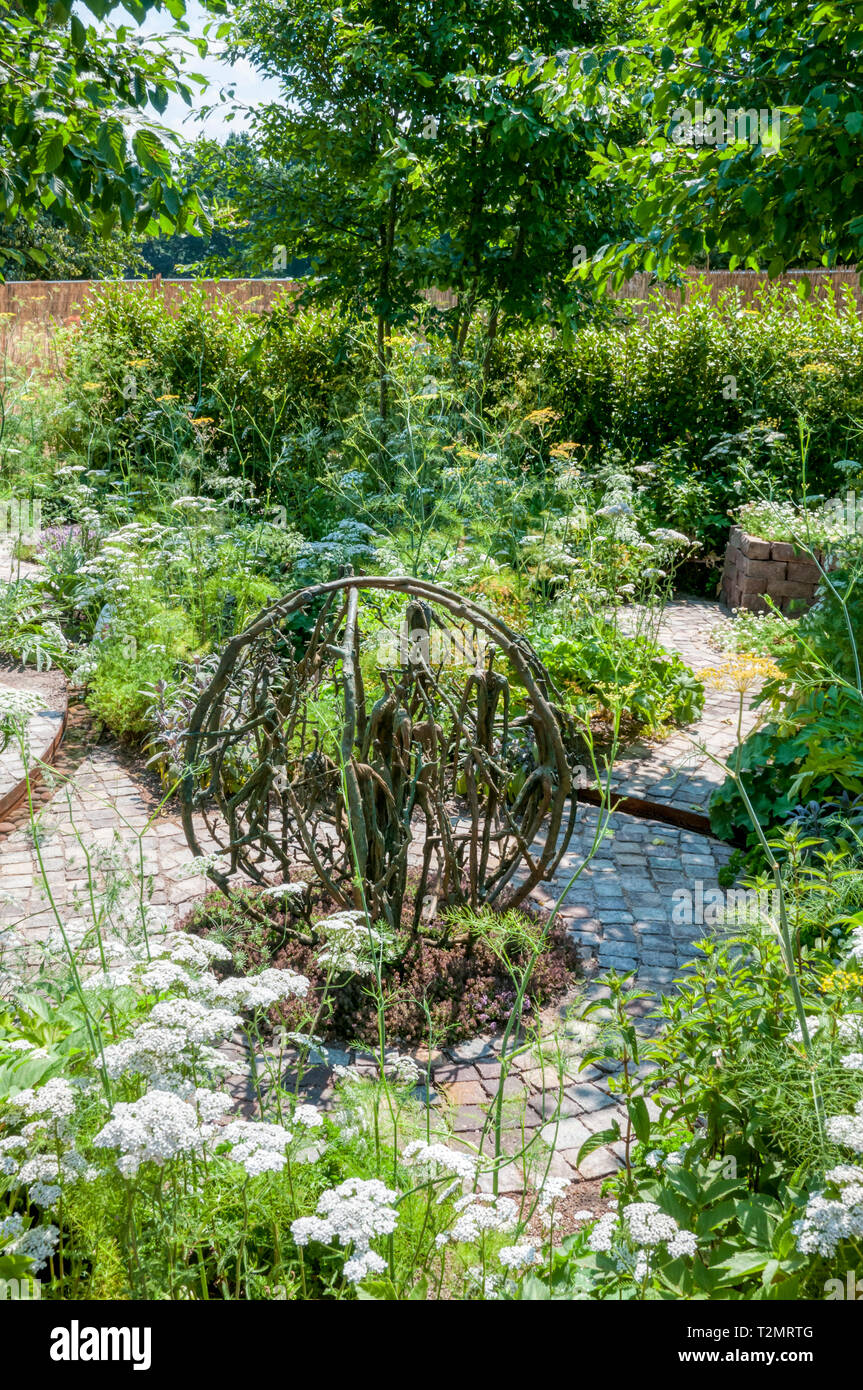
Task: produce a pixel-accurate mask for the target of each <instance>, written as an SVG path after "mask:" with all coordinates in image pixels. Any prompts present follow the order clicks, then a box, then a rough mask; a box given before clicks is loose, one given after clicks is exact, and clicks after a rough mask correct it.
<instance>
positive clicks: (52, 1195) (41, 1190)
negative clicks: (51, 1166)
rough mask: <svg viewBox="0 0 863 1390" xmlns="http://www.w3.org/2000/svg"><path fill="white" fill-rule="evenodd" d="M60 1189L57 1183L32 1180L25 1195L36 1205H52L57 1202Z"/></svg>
mask: <svg viewBox="0 0 863 1390" xmlns="http://www.w3.org/2000/svg"><path fill="white" fill-rule="evenodd" d="M62 1191H63V1189H62V1187H60V1185H59V1184H58V1183H47V1182H34V1183H31V1184H30V1190H29V1192H28V1193H27V1195H28V1197H29V1199H30V1201H31V1202H34V1203H35V1204H36V1206H37V1207H53V1206H55V1205H56V1204H57V1202H59V1200H60V1194H61V1192H62Z"/></svg>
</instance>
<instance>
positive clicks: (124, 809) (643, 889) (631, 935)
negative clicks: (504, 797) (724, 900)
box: [0, 600, 753, 1191]
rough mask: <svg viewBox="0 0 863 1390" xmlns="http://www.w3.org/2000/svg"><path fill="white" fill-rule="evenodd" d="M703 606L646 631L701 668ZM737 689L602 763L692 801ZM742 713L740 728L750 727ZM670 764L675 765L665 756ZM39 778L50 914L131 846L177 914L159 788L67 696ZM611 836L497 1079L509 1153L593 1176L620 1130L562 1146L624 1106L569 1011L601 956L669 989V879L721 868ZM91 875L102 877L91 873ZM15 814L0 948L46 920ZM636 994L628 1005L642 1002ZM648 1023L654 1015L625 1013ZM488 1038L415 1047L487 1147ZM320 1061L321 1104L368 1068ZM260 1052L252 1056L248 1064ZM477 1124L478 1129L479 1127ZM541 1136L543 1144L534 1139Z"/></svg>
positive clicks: (542, 893) (693, 886)
mask: <svg viewBox="0 0 863 1390" xmlns="http://www.w3.org/2000/svg"><path fill="white" fill-rule="evenodd" d="M727 621H729V619H728V618H727V616H725V615H724V614H723V612H722V610H721V609H720V608H719V606H718V605H717V604H711V603H707V602H703V601H690V600H684V601H678V602H675V603H673V604H671V605H669V607H668V609H667V610H666V612H665V615H664V618H663V623H662V627H661V629H660V640H661V641H663V642H664V643H665V644H666V645H668V646H669V647H673V648H674V649H675V650H678V651H679V652H680V654H681V655H682V656H683V657H684V659H685V660H686V661H687V662H689V663H690V664H692V665H693V666H694V667H695V668H696V669H700V668H702V667H706V666H714V665H717V664H719V663H720V662H721V660H722V657H721V656H720V655H719V654H718V652H717V650H716V648H715V647H713V646H711V644H710V635H711V632H712V631H713V629H714V627H715V626H716V625H717V624H718V623H721V622H727ZM737 698H738V697H737V696H736V695H731V696H723V695H717V694H716V693H715V692H708V695H707V701H706V705H705V710H704V715H703V717H702V719H701V720H699V722H698V724H697V725H695V726H693V727H691V728H690V729H688V730H686V731H682V732H680V733H675V734H673V735H672V736H671V737H670V738H668V739H666V740H664V741H659V740H652V741H645V742H642V743H640V744H636V745H633V746H631V747H630V748H628V749H627V750H626V752H625V754H624V756H623V757H622V758H621V760H620V761H619V763H618V764H617V766H616V768H615V786H616V787H617V788H619V789H620V790H621V791H624V790H625V791H626V793H627V794H629V795H635V796H645V797H649V798H650V799H653V800H655V801H659V802H662V801H664V802H665V803H666V804H667V805H669V806H673V807H686V808H692V809H694V808H698V809H702V808H703V807H704V805H705V803H706V799H707V796H708V795H709V791H710V790H711V789H712V786H714V785H716V783H717V782H718V781H719V780H720V777H721V773H719V772H718V771H716V770H715V769H713V768H712V766H711V765H710V764H709V762H706V760H705V763H706V765H705V766H703V767H702V766H700V765H699V764H697V763H696V764H695V765H692V764H690V765H689V766H685V767H682V768H681V767H680V763H681V760H682V759H685V758H686V756H687V755H688V754H689V753H690V751H691V749H692V744H693V741H704V742H705V743H706V745H707V746H708V747H710V748H711V750H712V751H713V752H715V753H716V754H717V756H727V755H728V753H730V752H731V750H732V749H733V747H734V743H735V739H736V728H737ZM752 722H753V716H752V714H751V713H748V714H747V716H746V721H745V724H744V728H748V727H751V724H752ZM675 769H676V770H675ZM56 773H57V781H56V783H55V785H54V787H53V788H51V787H47V786H46V787H41V788H37V789H36V791H35V793H34V799H35V802H36V806H37V809H38V811H39V823H40V829H39V837H38V838H39V848H40V851H41V855H42V860H43V863H44V866H45V877H46V878H47V882H48V885H49V887H50V889H51V892H52V894H53V897H54V901H55V903H56V905H57V908H58V910H59V911H60V912H63V913H64V915H76V916H78V915H87V913H88V912H89V904H88V903H87V902H86V901H85V900H84V895H83V890H84V889H85V887H86V881H87V863H86V857H87V856H86V853H85V851H89V853H90V855H91V856H94V857H95V858H96V860H99V859H100V858H101V857H104V858H105V859H106V860H107V861H108V862H107V863H106V865H104V866H102V865H100V864H99V863H97V865H96V875H97V879H98V880H99V883H100V884H102V885H103V886H104V885H105V884H106V883H107V881H108V878H109V877H110V875H111V873H112V872H114V871H115V870H112V868H111V863H114V864H115V865H116V864H117V863H120V864H126V865H127V866H128V868H129V872H130V873H131V872H133V871H134V868H135V865H136V864H137V863H138V862H139V858H140V859H141V861H142V862H143V866H144V871H145V874H146V875H148V876H149V877H150V879H151V882H152V901H153V902H154V903H157V904H163V905H165V906H166V907H168V908H169V909H171V910H173V912H174V914H175V915H176V916H177V917H178V918H179V917H180V916H182V915H183V914H184V913H185V912H186V911H187V910H188V908H189V906H190V905H191V904H192V903H193V902H194V901H195V900H196V899H197V898H199V897H200V896H201V895H202V894H203V893H204V892H205V891H206V889H207V883H206V880H205V879H204V878H203V877H202V876H201V875H200V874H198V873H197V872H195V871H194V863H193V860H192V856H191V853H190V851H189V849H188V846H187V844H186V840H185V837H184V835H183V831H182V827H181V825H180V821H179V818H178V816H177V815H176V814H175V813H166V812H165V811H164V810H160V808H159V801H160V794H159V791H158V788H157V787H156V786H154V783H153V779H151V778H148V777H147V776H146V775H145V774H144V773H143V772H142V771H141V769H140V767H136V766H135V764H133V763H132V762H131V761H130V760H129V759H128V758H127V757H125V756H124V755H123V754H122V752H121V751H120V750H118V749H117V748H116V747H115V746H113V745H109V744H106V745H104V746H101V745H99V744H96V745H95V746H93V744H92V741H91V736H90V734H89V730H88V725H87V716H86V714H85V712H84V711H83V710H82V709H81V707H79V706H75V705H74V704H73V705H72V708H71V713H70V728H69V733H68V735H67V739H66V741H65V742H64V744H63V746H62V748H61V751H60V755H59V758H58V763H57V768H56ZM599 814H600V813H599V811H598V809H597V808H595V807H592V806H584V805H582V806H581V807H580V808H579V813H578V823H577V828H576V833H575V835H574V837H573V841H572V844H571V845H570V847H569V850H568V852H567V854H566V856H565V857H564V860H563V862H562V864H561V865H560V867H559V869H558V871H557V874H556V878H555V880H554V881H553V882H551V883H547V884H544V885H542V886H541V887H540V888H538V889H536V890H535V891H534V893H533V894H532V900H533V902H534V903H535V904H536V905H537V906H538V907H541V908H546V909H548V908H549V907H551V906H552V905H553V904H554V902H555V901H556V899H557V897H558V896H560V894H561V893H562V892H563V890H564V888H566V885H567V883H568V880H569V879H570V878H571V876H572V874H573V872H574V870H575V868H576V867H577V866H578V864H579V863H581V862H582V860H583V859H584V857H585V855H586V853H587V850H588V847H589V846H590V845H591V843H592V840H593V838H594V830H595V826H596V820H597V816H598V815H599ZM608 831H609V832H610V833H609V834H607V835H606V837H605V838H604V839H603V840H602V842H601V843H600V846H599V849H598V852H597V853H596V855H595V856H594V858H593V859H592V860H591V862H589V863H588V864H587V865H586V867H585V868H584V870H583V872H582V874H581V875H580V877H579V878H578V879H577V881H576V882H575V883H573V884H571V885H570V886H569V887H568V888H567V890H566V892H565V893H564V894H563V899H562V903H561V907H560V914H561V916H562V917H563V919H564V920H565V921H566V923H567V926H568V929H569V931H570V933H571V935H572V936H573V938H574V940H575V941H576V943H577V947H578V954H579V957H580V959H581V963H582V967H583V971H584V978H583V979H581V980H579V981H578V982H576V983H574V985H573V988H572V990H571V991H570V993H569V995H568V996H567V998H566V999H565V1000H564V1001H563V1002H562V1004H560V1005H559V1006H557V1007H556V1008H555V1009H553V1010H550V1011H549V1012H548V1013H547V1014H546V1016H545V1017H544V1018H543V1020H542V1023H543V1042H542V1044H541V1046H540V1048H539V1050H538V1051H537V1050H536V1049H532V1050H529V1051H526V1052H525V1053H523V1054H522V1055H520V1056H519V1057H517V1058H516V1059H515V1061H514V1063H513V1066H512V1071H511V1074H510V1075H509V1078H508V1080H507V1082H506V1087H505V1112H506V1129H507V1133H506V1136H505V1143H504V1149H505V1151H508V1152H510V1153H512V1152H513V1151H514V1150H515V1149H517V1148H521V1147H522V1145H523V1143H524V1142H526V1141H530V1142H529V1146H528V1153H529V1154H533V1155H534V1156H535V1158H536V1161H537V1162H539V1161H540V1160H539V1156H540V1154H541V1153H542V1154H545V1158H544V1159H543V1160H542V1162H541V1164H540V1167H541V1168H542V1167H544V1166H545V1164H546V1163H548V1164H550V1171H551V1172H553V1173H555V1174H556V1175H559V1176H568V1177H573V1178H576V1179H577V1178H582V1179H593V1178H597V1177H602V1176H605V1175H606V1174H608V1173H611V1172H613V1171H614V1170H615V1168H616V1167H617V1165H618V1164H619V1161H620V1152H621V1146H620V1145H619V1144H615V1145H610V1146H603V1147H602V1148H598V1149H595V1150H594V1151H593V1153H591V1154H590V1155H589V1156H588V1157H587V1158H585V1160H584V1161H583V1162H582V1164H581V1165H580V1166H578V1167H577V1166H576V1155H577V1153H578V1150H579V1148H580V1147H581V1146H582V1144H583V1143H584V1142H585V1140H586V1139H587V1138H588V1137H589V1136H590V1135H591V1134H593V1133H595V1132H598V1131H599V1130H603V1129H607V1128H608V1127H609V1126H610V1125H611V1123H612V1122H613V1121H614V1120H617V1121H618V1122H619V1123H621V1126H622V1127H624V1122H623V1120H622V1111H621V1109H620V1106H619V1104H618V1102H617V1100H616V1098H615V1095H614V1090H613V1087H614V1081H613V1077H614V1073H615V1069H616V1068H615V1063H614V1062H613V1061H612V1060H610V1059H609V1060H607V1061H606V1060H605V1059H603V1062H602V1065H601V1066H594V1065H592V1064H591V1065H588V1066H582V1062H581V1059H582V1057H583V1055H584V1052H585V1050H586V1048H587V1047H588V1046H589V1045H590V1042H591V1040H592V1036H593V1027H592V1026H589V1025H588V1024H586V1023H584V1022H582V1021H579V1020H578V1019H577V1017H576V1016H575V1014H576V1011H577V1008H578V1006H579V1005H580V1004H581V1003H583V1002H584V1001H585V999H591V998H595V997H597V996H599V997H602V996H603V994H606V993H607V988H606V987H604V986H603V974H604V972H605V971H606V970H612V969H613V970H616V971H618V972H621V973H625V972H629V971H633V972H635V982H636V983H637V985H638V986H640V987H643V988H644V989H646V990H648V991H651V992H652V993H653V995H655V996H659V995H662V994H663V993H665V992H669V991H671V990H673V988H674V979H675V977H676V976H679V975H680V973H681V972H685V971H686V970H687V968H689V967H690V966H691V962H692V959H693V956H694V954H695V952H694V946H693V942H694V940H696V939H697V938H698V937H699V936H702V935H704V931H705V929H704V928H703V927H701V926H699V925H697V924H693V925H691V926H690V925H685V924H684V925H680V924H679V923H678V922H677V921H676V920H674V918H673V909H674V905H675V899H674V897H673V895H674V893H675V890H681V889H682V890H685V891H687V892H689V893H691V894H693V895H694V894H695V892H696V890H697V886H698V884H699V882H700V883H701V885H702V888H703V890H704V891H705V892H706V891H708V890H709V889H710V888H714V887H716V885H717V882H718V873H719V870H720V868H721V867H722V866H723V865H724V864H726V863H727V861H728V859H729V856H730V854H731V850H730V848H729V847H728V846H727V845H724V844H721V843H720V842H718V841H716V840H714V839H712V838H711V837H710V836H707V835H701V834H697V833H695V832H691V831H687V830H684V829H680V828H679V827H677V826H672V825H668V824H665V823H663V822H661V821H658V820H645V819H641V818H636V817H634V816H631V815H626V814H623V813H621V812H615V813H613V814H612V816H611V817H610V820H609V822H608ZM100 876H101V877H100ZM40 880H41V874H40V868H39V863H38V858H37V854H36V849H35V846H34V841H33V837H32V834H31V831H30V827H29V824H28V820H27V813H26V809H24V808H22V809H20V810H19V811H18V812H15V813H13V814H12V815H10V816H9V818H8V819H7V820H6V821H4V822H2V823H0V946H2V933H3V931H4V930H7V929H9V928H11V927H13V926H15V927H16V928H17V930H18V932H19V933H21V932H25V933H27V934H33V935H40V934H43V933H45V932H46V931H47V929H48V928H49V927H50V926H51V925H52V923H53V921H54V915H53V912H52V909H51V906H50V904H49V903H48V902H47V900H46V894H45V888H44V884H43V883H42V882H41V881H40ZM648 1009H649V1004H644V1005H642V1006H641V1008H640V1009H639V1011H638V1012H639V1013H640V1014H642V1015H643V1014H646V1013H647V1012H648ZM639 1027H641V1028H642V1029H643V1030H644V1031H645V1033H646V1034H649V1033H650V1032H651V1031H652V1030H653V1028H654V1027H655V1025H654V1024H653V1023H651V1022H650V1021H649V1020H647V1019H643V1018H642V1020H641V1022H640V1023H639ZM231 1046H232V1048H233V1051H234V1053H235V1055H236V1057H237V1068H236V1071H235V1073H234V1075H233V1077H232V1078H231V1084H232V1088H233V1092H234V1095H235V1098H236V1100H237V1103H238V1105H240V1106H243V1107H245V1108H248V1107H250V1106H252V1105H253V1104H254V1100H255V1093H256V1088H255V1086H254V1084H253V1074H252V1063H251V1062H250V1060H249V1058H248V1056H247V1054H246V1053H245V1049H244V1043H243V1040H242V1038H237V1039H235V1040H234V1043H233V1044H232V1045H231ZM552 1047H553V1049H554V1050H556V1052H557V1053H558V1055H559V1056H560V1057H561V1058H562V1061H561V1063H560V1066H561V1068H562V1074H561V1075H560V1077H558V1075H557V1072H556V1070H555V1068H553V1067H550V1066H549V1065H548V1063H547V1061H545V1062H544V1060H543V1057H544V1056H546V1054H547V1053H548V1051H549V1049H550V1048H552ZM498 1051H499V1042H498V1041H497V1040H496V1039H494V1038H488V1037H486V1038H478V1039H475V1040H473V1041H471V1042H466V1043H462V1044H459V1045H458V1046H456V1047H452V1048H447V1049H445V1050H444V1051H443V1052H442V1053H439V1054H436V1055H435V1056H433V1057H432V1058H428V1057H424V1056H423V1055H422V1054H417V1056H418V1061H419V1062H420V1064H421V1065H428V1066H429V1068H430V1072H431V1084H432V1096H431V1099H432V1101H433V1113H434V1115H435V1125H436V1127H438V1128H441V1129H443V1130H446V1131H447V1132H449V1133H451V1134H452V1135H453V1137H454V1142H456V1143H460V1144H463V1145H465V1146H472V1147H477V1146H479V1145H480V1143H482V1145H483V1148H484V1149H487V1148H488V1144H489V1143H490V1139H489V1136H488V1124H487V1116H488V1110H489V1106H490V1105H491V1102H492V1098H493V1096H494V1095H495V1093H496V1089H497V1085H498V1083H499V1079H500V1061H499V1057H498ZM327 1054H328V1060H324V1059H322V1062H321V1065H318V1066H316V1067H315V1068H313V1069H312V1070H311V1071H310V1072H308V1073H306V1075H305V1078H304V1085H303V1088H302V1089H303V1091H304V1094H305V1095H306V1096H307V1097H308V1098H310V1099H312V1100H314V1101H315V1102H316V1103H318V1104H320V1105H321V1106H322V1107H324V1108H326V1107H328V1106H330V1105H331V1104H332V1103H333V1086H332V1070H331V1068H332V1065H333V1064H334V1063H335V1062H336V1061H343V1062H346V1061H349V1060H350V1061H354V1062H356V1063H357V1064H358V1065H360V1066H361V1067H362V1066H367V1067H371V1066H373V1065H374V1063H373V1061H372V1060H371V1059H369V1058H368V1057H363V1056H362V1055H360V1056H357V1054H355V1053H353V1052H348V1051H347V1050H339V1049H332V1048H330V1049H327ZM261 1061H262V1059H260V1058H259V1059H256V1063H255V1065H257V1066H258V1070H259V1075H260V1064H261ZM484 1127H485V1129H486V1133H485V1135H483V1129H484ZM540 1140H541V1142H540ZM499 1176H500V1188H501V1190H504V1191H505V1190H518V1189H520V1188H523V1187H524V1186H525V1185H526V1183H527V1182H529V1181H530V1180H531V1170H530V1166H529V1167H528V1171H527V1173H525V1169H524V1164H523V1162H522V1161H511V1162H510V1161H508V1162H507V1163H506V1164H505V1166H504V1167H503V1168H502V1170H501V1172H500V1175H499Z"/></svg>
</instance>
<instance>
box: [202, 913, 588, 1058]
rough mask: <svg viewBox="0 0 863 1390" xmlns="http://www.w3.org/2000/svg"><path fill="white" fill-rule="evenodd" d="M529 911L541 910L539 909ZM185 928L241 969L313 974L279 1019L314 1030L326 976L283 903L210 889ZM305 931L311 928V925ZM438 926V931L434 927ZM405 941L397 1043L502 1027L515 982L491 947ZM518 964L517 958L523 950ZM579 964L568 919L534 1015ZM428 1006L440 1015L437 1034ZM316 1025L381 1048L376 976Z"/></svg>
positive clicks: (552, 945)
mask: <svg viewBox="0 0 863 1390" xmlns="http://www.w3.org/2000/svg"><path fill="white" fill-rule="evenodd" d="M250 908H251V909H253V910H254V911H255V913H263V914H265V915H266V917H267V924H266V925H262V924H261V923H259V922H258V921H256V920H255V917H253V916H252V915H251V912H250V910H249V909H250ZM331 910H332V905H331V904H326V903H320V904H317V905H316V906H315V908H314V910H313V911H312V913H311V916H312V918H313V919H316V918H320V917H321V916H323V915H325V913H326V912H327V911H331ZM526 915H527V914H526ZM529 915H530V916H532V917H536V916H537V914H535V913H533V912H531V913H530V914H529ZM298 925H300V926H302V925H303V924H298ZM185 926H186V929H187V930H189V931H193V932H198V933H200V934H202V935H208V934H210V933H214V934H215V935H216V936H217V937H218V938H219V939H220V940H222V941H224V943H225V944H226V945H227V946H229V947H230V948H231V950H232V951H233V952H234V959H235V961H236V963H237V967H238V968H239V969H242V970H249V969H254V968H255V967H256V966H259V965H266V966H274V967H276V968H280V969H289V970H294V971H298V972H299V973H300V974H302V975H306V976H307V977H308V979H309V980H310V981H311V984H312V988H311V990H310V991H309V994H308V996H307V998H306V999H304V1000H291V1001H289V1002H288V1003H287V1004H286V1005H283V1006H281V1009H280V1010H278V1011H277V1010H274V1011H273V1013H272V1015H271V1021H272V1023H273V1024H274V1025H278V1024H282V1023H284V1024H285V1025H286V1026H287V1027H288V1028H291V1029H297V1030H299V1029H302V1028H303V1027H304V1026H305V1027H308V1024H309V1021H310V1017H314V1016H315V1014H316V1013H317V1009H318V1005H319V1003H320V999H321V994H322V990H323V984H324V972H323V971H322V970H321V969H320V967H319V966H318V964H317V960H316V957H315V951H314V949H313V948H312V947H310V946H306V945H304V944H303V943H302V942H300V941H297V940H296V939H293V938H291V937H289V936H288V937H286V935H285V929H284V927H285V923H284V915H283V912H282V910H281V909H280V908H279V907H277V906H276V905H275V904H274V903H272V902H270V901H269V900H267V899H266V898H264V897H262V896H260V895H258V894H252V893H251V892H248V891H244V892H241V893H238V894H236V895H235V897H234V898H233V899H232V900H230V901H229V900H227V899H226V898H224V897H223V896H222V895H221V894H211V895H210V896H209V897H208V898H207V899H206V900H205V901H204V902H203V903H202V904H200V905H199V906H198V907H196V908H195V909H194V911H193V912H192V914H191V916H190V917H189V918H188V919H187V921H186V923H185ZM439 929H440V930H442V927H440V928H439ZM305 930H306V931H308V926H307V925H306V926H305ZM431 931H432V932H434V925H432V928H431ZM401 944H402V946H403V949H402V951H401V954H400V956H399V958H398V959H397V960H395V961H393V962H391V963H389V964H387V965H386V966H385V967H384V977H383V982H384V994H385V1001H386V1003H385V1019H386V1028H387V1036H388V1038H389V1039H390V1040H391V1041H393V1042H395V1041H398V1042H399V1043H402V1044H405V1045H421V1044H424V1043H429V1042H431V1043H432V1044H433V1045H434V1046H436V1047H440V1046H444V1045H447V1044H450V1043H454V1042H458V1041H461V1040H462V1039H464V1038H471V1037H475V1036H476V1035H477V1034H478V1033H490V1034H494V1033H495V1032H499V1031H501V1030H502V1028H503V1026H504V1024H505V1023H506V1020H507V1019H508V1017H509V1015H510V1012H511V1009H512V1005H513V1002H514V999H515V986H514V984H513V981H512V979H511V977H510V975H509V974H508V972H507V970H506V968H505V966H504V965H503V964H502V962H501V961H500V960H499V959H498V958H497V957H496V956H495V955H494V953H493V952H492V951H491V950H490V948H489V947H488V946H487V945H486V944H484V943H483V942H481V941H463V942H451V943H450V944H448V945H447V944H439V943H438V941H437V940H434V939H429V938H428V937H427V936H422V937H414V936H412V934H411V933H410V932H408V931H407V930H405V931H404V932H403V935H402V942H401ZM515 960H516V961H518V956H517V955H516V956H515ZM577 970H578V957H577V954H576V947H575V944H574V942H573V941H572V940H571V938H570V937H569V936H568V935H567V933H566V929H565V927H564V926H563V925H562V924H561V925H560V926H559V927H558V926H555V927H553V928H552V931H551V932H550V934H549V937H548V942H547V946H546V949H545V951H544V952H543V954H542V955H541V956H540V958H539V961H538V962H537V964H536V967H535V969H534V973H533V977H532V979H531V983H530V986H529V990H528V997H527V999H526V1001H525V1016H526V1017H527V1018H530V1017H533V1016H536V1015H537V1014H538V1013H539V1011H540V1009H542V1008H545V1007H546V1006H547V1005H549V1004H554V1003H556V1002H557V1001H558V1000H559V999H560V998H562V996H563V995H564V994H565V993H566V991H567V990H568V989H569V987H570V986H571V984H572V982H573V978H574V977H575V974H576V972H577ZM426 1009H427V1010H428V1014H429V1015H430V1017H431V1037H430V1036H429V1019H428V1017H427V1014H426ZM315 1031H316V1032H317V1034H318V1035H319V1036H321V1037H323V1038H325V1039H327V1040H328V1041H338V1042H342V1043H354V1042H356V1043H369V1044H373V1045H376V1044H377V1042H378V1022H377V1008H376V1003H375V1000H374V998H373V997H372V996H371V994H370V990H369V981H368V980H367V979H365V978H362V977H358V976H354V977H353V978H350V979H346V980H345V981H344V982H343V983H341V984H340V985H339V986H338V987H337V988H335V989H331V991H330V996H329V1001H328V1004H327V1006H326V1011H325V1014H324V1015H323V1016H322V1017H321V1018H320V1019H318V1021H317V1023H316V1025H315Z"/></svg>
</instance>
